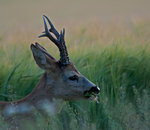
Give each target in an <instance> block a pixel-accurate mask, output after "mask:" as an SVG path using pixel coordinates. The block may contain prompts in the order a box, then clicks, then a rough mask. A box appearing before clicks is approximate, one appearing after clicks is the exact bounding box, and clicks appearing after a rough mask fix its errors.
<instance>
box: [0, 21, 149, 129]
mask: <svg viewBox="0 0 150 130" xmlns="http://www.w3.org/2000/svg"><path fill="white" fill-rule="evenodd" d="M149 25H150V22H149V21H146V22H141V23H133V24H132V25H131V26H130V27H127V28H126V26H125V25H122V27H118V26H117V25H116V26H115V25H112V26H109V27H106V30H105V29H104V30H103V28H104V27H102V26H101V25H99V24H98V23H97V24H95V25H94V24H90V25H87V26H86V25H84V26H80V27H78V28H72V30H71V31H70V34H68V36H67V37H68V39H66V41H67V46H68V50H69V54H70V58H71V60H72V61H73V62H74V64H75V65H76V67H77V68H78V70H79V71H80V72H81V73H82V74H84V75H85V76H86V77H87V78H89V79H90V80H91V81H93V82H94V83H96V84H97V85H98V86H99V87H100V88H101V93H100V95H99V99H100V103H96V102H89V101H78V102H68V103H67V104H66V105H65V106H64V107H63V109H62V111H61V112H60V113H59V114H57V115H55V116H52V117H49V118H48V121H45V120H44V119H43V118H42V117H41V115H39V116H38V117H39V118H38V121H39V126H38V127H39V129H42V130H84V129H87V130H96V129H97V130H100V129H102V130H105V129H106V130H108V129H109V130H125V129H126V130H132V129H133V130H137V129H140V130H147V129H150V124H149V122H150V102H149V98H150V46H149V43H150V38H149V34H150V29H148V28H149ZM20 35H21V34H20ZM17 37H18V36H15V35H14V36H13V39H11V40H6V39H4V38H1V40H0V59H1V61H0V100H6V101H11V100H16V99H20V98H22V97H24V96H25V95H27V94H28V93H30V92H31V91H32V89H33V88H34V87H35V85H36V83H37V82H38V80H39V78H40V77H41V75H42V74H43V71H42V70H40V69H39V68H38V67H37V66H36V64H35V62H34V60H33V57H32V55H31V51H30V49H29V41H24V42H22V41H21V40H19V39H18V38H17ZM48 42H49V41H41V43H42V45H44V46H45V47H46V48H48V50H49V52H51V54H52V55H54V56H55V57H58V55H59V53H58V54H55V51H56V50H57V48H56V47H53V45H52V46H51V45H50V46H51V47H49V43H48ZM46 43H48V45H47V44H46ZM57 52H58V51H57ZM26 127H30V129H32V126H26ZM26 129H27V128H26ZM28 129H29V128H28Z"/></svg>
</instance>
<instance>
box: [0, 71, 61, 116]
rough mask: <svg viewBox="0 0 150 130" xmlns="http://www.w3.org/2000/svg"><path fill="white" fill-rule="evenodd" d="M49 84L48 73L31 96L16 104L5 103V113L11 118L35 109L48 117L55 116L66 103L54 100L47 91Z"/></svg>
mask: <svg viewBox="0 0 150 130" xmlns="http://www.w3.org/2000/svg"><path fill="white" fill-rule="evenodd" d="M47 84H48V82H47V73H44V75H43V76H42V78H41V79H40V81H39V83H38V84H37V86H36V87H35V88H34V89H33V91H32V92H31V93H30V94H29V95H27V96H26V97H24V98H22V99H20V100H17V101H14V102H3V103H4V106H5V107H4V108H3V110H4V113H5V114H6V115H10V116H11V115H12V113H13V114H23V112H24V114H25V113H29V112H31V111H33V110H35V109H36V110H39V111H40V112H41V113H46V114H48V115H53V114H56V113H57V112H59V111H60V110H61V108H62V105H63V104H64V101H63V100H61V99H56V98H54V97H53V93H48V92H47V91H45V90H46V89H45V87H47ZM0 106H1V105H0ZM21 109H22V110H21ZM12 110H14V112H12Z"/></svg>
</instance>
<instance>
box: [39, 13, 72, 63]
mask: <svg viewBox="0 0 150 130" xmlns="http://www.w3.org/2000/svg"><path fill="white" fill-rule="evenodd" d="M45 18H46V19H47V21H48V23H49V24H50V27H51V28H50V29H49V30H48V27H47V24H46V20H45ZM43 21H44V27H45V31H44V32H43V34H42V35H40V36H39V37H48V38H49V39H50V40H51V41H52V42H53V43H54V44H55V45H56V46H57V47H58V49H59V51H60V63H61V65H68V64H70V62H69V57H68V52H67V48H66V45H65V40H64V36H65V29H64V28H63V30H61V32H60V34H59V33H58V31H57V30H56V29H55V27H54V25H53V24H52V22H51V21H50V19H49V18H48V17H47V16H45V15H43ZM51 33H53V34H54V35H55V37H56V38H55V37H53V36H52V35H51Z"/></svg>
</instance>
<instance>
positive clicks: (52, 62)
mask: <svg viewBox="0 0 150 130" xmlns="http://www.w3.org/2000/svg"><path fill="white" fill-rule="evenodd" d="M43 20H44V27H45V31H44V32H43V34H42V35H40V36H39V37H48V38H49V39H50V40H51V41H52V42H53V43H54V44H55V45H56V46H57V47H58V49H59V51H60V60H58V61H57V60H56V59H55V58H53V57H52V56H51V55H50V54H49V53H48V52H47V50H46V49H45V48H43V47H42V46H41V45H40V44H38V43H35V44H31V50H32V53H33V57H34V59H35V61H36V63H37V65H38V66H39V67H40V68H41V69H44V70H45V73H44V74H43V76H42V78H41V79H40V81H39V83H38V84H37V86H36V87H35V88H34V89H33V91H32V92H31V93H30V94H29V95H27V96H26V97H24V98H22V99H20V100H18V101H12V102H4V101H1V102H0V111H1V114H2V116H3V117H4V118H6V119H9V118H11V117H14V116H16V117H17V116H23V117H26V116H28V115H32V111H33V110H35V109H36V110H38V112H41V113H43V112H44V113H45V112H46V113H47V114H48V115H51V114H55V113H57V112H58V111H59V110H60V106H61V105H62V103H63V102H65V101H73V100H78V99H96V98H97V95H98V93H99V91H100V89H99V88H98V87H97V86H96V85H95V84H94V83H92V82H91V81H89V80H88V79H87V78H86V77H84V76H83V75H82V74H80V72H79V71H78V70H77V69H76V68H75V66H74V65H73V63H72V62H70V60H69V56H68V52H67V48H66V45H65V40H64V36H65V29H63V30H62V31H61V32H60V33H58V31H57V30H56V29H55V27H54V25H53V24H52V22H51V21H50V19H48V17H47V16H45V15H43ZM46 20H47V21H46ZM47 22H48V23H49V24H50V27H51V28H50V29H48V27H47ZM52 33H53V35H54V36H53V35H52ZM9 121H10V122H15V121H12V118H11V120H9ZM12 124H13V123H12ZM14 124H15V123H14ZM14 124H13V125H14ZM15 125H16V124H15Z"/></svg>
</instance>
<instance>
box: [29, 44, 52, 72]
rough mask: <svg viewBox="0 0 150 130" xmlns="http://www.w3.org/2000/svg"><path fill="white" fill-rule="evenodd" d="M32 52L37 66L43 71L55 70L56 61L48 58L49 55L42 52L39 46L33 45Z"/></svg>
mask: <svg viewBox="0 0 150 130" xmlns="http://www.w3.org/2000/svg"><path fill="white" fill-rule="evenodd" d="M31 50H32V53H33V57H34V59H35V61H36V63H37V65H38V66H39V67H40V68H41V69H44V70H46V69H51V68H53V66H54V61H53V60H52V59H50V58H49V57H47V55H46V54H45V53H44V52H42V51H41V50H40V49H39V48H37V46H35V45H33V44H31Z"/></svg>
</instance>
